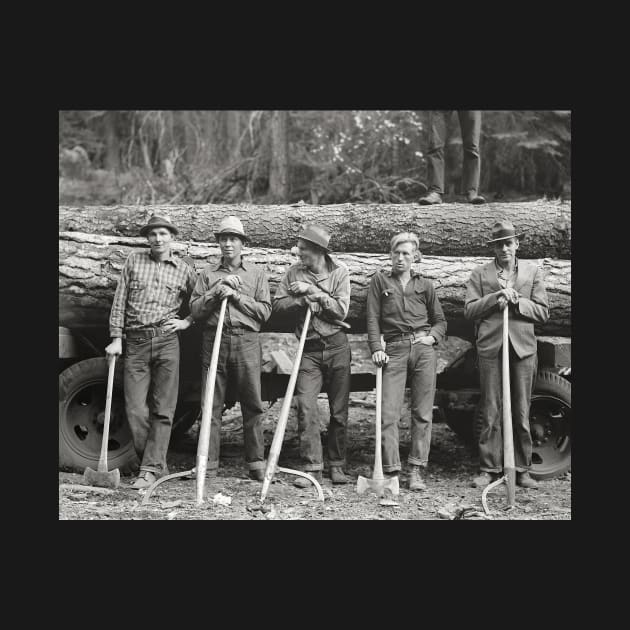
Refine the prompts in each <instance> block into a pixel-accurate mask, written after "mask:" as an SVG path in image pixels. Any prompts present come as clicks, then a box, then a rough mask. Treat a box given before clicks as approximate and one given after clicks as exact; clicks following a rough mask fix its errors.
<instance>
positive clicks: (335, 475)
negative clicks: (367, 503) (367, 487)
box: [330, 466, 350, 484]
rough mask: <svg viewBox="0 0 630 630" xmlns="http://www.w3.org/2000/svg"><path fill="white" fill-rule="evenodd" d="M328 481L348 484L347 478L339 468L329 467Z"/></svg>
mask: <svg viewBox="0 0 630 630" xmlns="http://www.w3.org/2000/svg"><path fill="white" fill-rule="evenodd" d="M330 479H331V481H332V482H333V483H335V484H336V483H349V481H350V480H349V479H348V477H346V475H345V474H344V472H343V470H342V469H341V466H331V467H330Z"/></svg>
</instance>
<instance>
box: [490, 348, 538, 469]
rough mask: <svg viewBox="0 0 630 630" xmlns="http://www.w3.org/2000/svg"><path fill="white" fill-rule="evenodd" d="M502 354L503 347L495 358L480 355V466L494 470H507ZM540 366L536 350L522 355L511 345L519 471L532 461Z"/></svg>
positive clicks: (511, 381)
mask: <svg viewBox="0 0 630 630" xmlns="http://www.w3.org/2000/svg"><path fill="white" fill-rule="evenodd" d="M502 356H503V351H499V354H498V355H497V356H496V357H494V358H492V359H485V358H483V357H479V378H480V381H481V398H480V400H479V407H478V413H479V414H480V415H481V432H480V435H479V468H480V470H482V471H485V472H490V473H500V472H502V470H503V431H502V422H503V414H502V408H503V402H502V399H503V381H502V377H501V374H502V365H501V363H502ZM537 366H538V357H537V355H536V354H532V355H531V356H529V357H525V358H524V359H519V358H518V356H517V355H516V353H515V352H514V349H513V348H512V346H511V345H510V400H511V405H512V435H513V439H514V466H515V469H516V471H517V472H524V471H525V470H529V469H530V468H531V465H532V436H531V433H530V430H529V406H530V401H531V396H532V387H533V384H534V375H535V374H536V369H537Z"/></svg>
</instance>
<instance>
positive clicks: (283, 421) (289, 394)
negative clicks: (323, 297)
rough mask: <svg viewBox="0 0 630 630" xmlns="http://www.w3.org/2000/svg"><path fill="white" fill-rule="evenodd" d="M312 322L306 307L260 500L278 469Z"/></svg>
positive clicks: (265, 493)
mask: <svg viewBox="0 0 630 630" xmlns="http://www.w3.org/2000/svg"><path fill="white" fill-rule="evenodd" d="M310 323H311V309H310V308H307V309H306V317H305V318H304V324H303V326H302V334H301V335H300V343H299V344H298V349H297V354H296V355H295V362H294V363H293V369H292V370H291V376H290V378H289V384H288V385H287V391H286V393H285V394H284V399H283V401H282V408H281V409H280V414H279V416H278V424H277V425H276V431H275V433H274V434H273V440H272V442H271V448H270V449H269V455H268V456H267V467H266V468H265V478H264V479H263V487H262V492H261V494H260V500H261V501H264V500H265V497H266V496H267V492H268V490H269V484H270V483H271V479H272V477H273V474H274V472H275V471H276V465H277V464H278V458H279V457H280V450H281V449H282V441H283V439H284V432H285V430H286V428H287V421H288V419H289V411H290V410H291V401H292V400H293V392H294V391H295V383H296V382H297V377H298V372H299V371H300V363H301V361H302V352H303V351H304V344H305V343H306V333H307V332H308V327H309V325H310Z"/></svg>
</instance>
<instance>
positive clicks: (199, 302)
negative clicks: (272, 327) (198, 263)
mask: <svg viewBox="0 0 630 630" xmlns="http://www.w3.org/2000/svg"><path fill="white" fill-rule="evenodd" d="M229 275H236V276H239V277H240V279H241V280H242V284H241V287H240V290H239V297H238V298H231V297H230V298H228V302H227V307H226V309H225V324H226V326H233V327H240V328H247V329H248V330H252V331H255V332H258V331H259V330H260V327H261V325H262V324H263V323H264V322H266V321H267V319H269V315H271V296H270V294H269V284H268V282H267V276H266V275H265V272H264V271H263V270H262V269H261V268H260V267H257V266H256V265H254V264H253V263H248V262H245V259H244V258H241V266H240V267H239V268H238V269H236V270H234V271H230V269H229V268H228V267H227V266H226V265H224V263H223V257H221V260H220V261H219V263H218V264H217V263H216V262H215V263H211V264H209V265H208V266H207V267H206V268H205V269H203V270H202V272H201V273H200V274H199V278H198V279H197V284H196V285H195V288H194V290H193V292H192V295H191V297H190V312H191V313H192V316H193V317H194V318H195V320H200V321H203V320H206V323H205V325H206V326H207V327H209V328H216V325H217V323H218V321H219V309H220V306H221V300H220V299H219V297H218V296H217V295H216V292H217V290H218V288H219V285H220V284H221V281H222V280H223V279H224V278H225V277H226V276H229Z"/></svg>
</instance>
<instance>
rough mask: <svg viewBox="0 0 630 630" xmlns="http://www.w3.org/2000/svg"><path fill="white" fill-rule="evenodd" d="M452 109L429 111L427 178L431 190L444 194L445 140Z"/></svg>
mask: <svg viewBox="0 0 630 630" xmlns="http://www.w3.org/2000/svg"><path fill="white" fill-rule="evenodd" d="M450 115H451V112H450V111H438V110H432V111H430V112H429V150H428V151H427V179H428V185H429V192H433V191H435V192H438V193H440V194H441V195H443V194H444V142H445V139H446V120H447V117H448V116H450Z"/></svg>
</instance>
